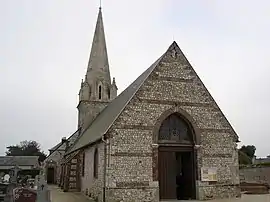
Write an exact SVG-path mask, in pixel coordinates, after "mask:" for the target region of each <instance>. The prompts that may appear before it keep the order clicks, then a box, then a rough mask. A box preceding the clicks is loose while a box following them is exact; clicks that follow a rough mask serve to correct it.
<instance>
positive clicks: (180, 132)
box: [158, 113, 192, 144]
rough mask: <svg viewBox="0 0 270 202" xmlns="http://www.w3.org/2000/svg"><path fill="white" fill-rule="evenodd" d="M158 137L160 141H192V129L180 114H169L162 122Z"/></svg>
mask: <svg viewBox="0 0 270 202" xmlns="http://www.w3.org/2000/svg"><path fill="white" fill-rule="evenodd" d="M158 139H159V140H160V141H173V142H179V143H189V144H190V143H191V142H192V131H191V130H190V127H189V126H188V124H187V123H186V121H185V120H183V119H182V118H181V117H180V116H179V115H178V114H176V113H174V114H171V115H170V116H168V117H167V118H166V119H165V120H164V121H163V122H162V124H161V126H160V129H159V135H158Z"/></svg>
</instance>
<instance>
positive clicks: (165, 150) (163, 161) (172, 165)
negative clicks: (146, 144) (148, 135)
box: [158, 113, 196, 200]
mask: <svg viewBox="0 0 270 202" xmlns="http://www.w3.org/2000/svg"><path fill="white" fill-rule="evenodd" d="M158 144H159V151H158V177H159V190H160V191H159V192H160V199H174V200H175V199H176V200H188V199H196V188H195V180H196V171H195V170H196V166H195V154H194V145H195V135H194V131H193V129H192V127H191V125H190V124H189V123H188V121H186V120H185V119H184V117H182V116H181V115H179V114H178V113H173V114H171V115H169V116H168V117H167V118H166V119H165V120H164V121H163V122H162V123H161V126H160V128H159V133H158Z"/></svg>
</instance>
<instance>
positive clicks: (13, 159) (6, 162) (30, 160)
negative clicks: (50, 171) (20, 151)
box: [0, 156, 39, 166]
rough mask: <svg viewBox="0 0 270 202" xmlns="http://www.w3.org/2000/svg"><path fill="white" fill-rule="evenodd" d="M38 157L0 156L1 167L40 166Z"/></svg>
mask: <svg viewBox="0 0 270 202" xmlns="http://www.w3.org/2000/svg"><path fill="white" fill-rule="evenodd" d="M38 158H39V157H38V156H0V166H15V165H18V166H39V162H38Z"/></svg>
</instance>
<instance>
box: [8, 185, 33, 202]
mask: <svg viewBox="0 0 270 202" xmlns="http://www.w3.org/2000/svg"><path fill="white" fill-rule="evenodd" d="M36 200H37V193H36V192H35V191H33V190H30V189H28V188H24V187H18V188H15V189H13V201H14V202H36Z"/></svg>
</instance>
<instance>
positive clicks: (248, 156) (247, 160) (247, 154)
mask: <svg viewBox="0 0 270 202" xmlns="http://www.w3.org/2000/svg"><path fill="white" fill-rule="evenodd" d="M255 152H256V147H255V146H254V145H247V146H242V147H241V148H240V149H239V150H238V154H239V164H240V165H243V164H244V165H248V164H252V159H253V158H254V157H255Z"/></svg>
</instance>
